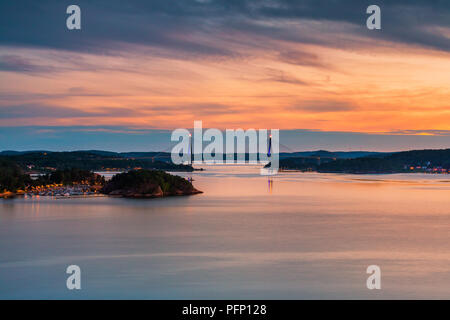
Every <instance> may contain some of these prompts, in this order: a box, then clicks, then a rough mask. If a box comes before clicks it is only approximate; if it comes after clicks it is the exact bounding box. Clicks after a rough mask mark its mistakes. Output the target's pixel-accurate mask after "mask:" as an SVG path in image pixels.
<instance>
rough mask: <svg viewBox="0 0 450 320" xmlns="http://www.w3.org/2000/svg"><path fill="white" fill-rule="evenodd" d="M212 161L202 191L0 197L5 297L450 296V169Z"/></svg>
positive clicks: (200, 175)
mask: <svg viewBox="0 0 450 320" xmlns="http://www.w3.org/2000/svg"><path fill="white" fill-rule="evenodd" d="M206 169H207V171H204V172H196V173H193V174H189V175H190V176H192V177H193V178H194V179H195V181H194V185H195V186H196V187H197V188H198V189H200V190H202V191H204V192H205V193H204V194H201V195H196V196H191V197H176V198H165V199H153V200H132V199H120V198H107V197H105V198H84V199H60V200H52V199H46V198H45V197H41V198H40V199H15V200H0V298H45V299H47V298H64V299H66V298H75V299H76V298H100V299H102V298H144V299H154V298H158V299H165V298H172V299H179V298H181V299H183V298H186V299H196V298H209V299H214V298H235V299H240V298H255V299H259V298H268V299H302V298H344V299H347V298H352V299H354V298H374V299H379V298H449V297H450V206H449V204H450V197H449V195H450V177H449V176H444V175H421V174H411V175H366V176H362V175H361V176H360V175H333V174H315V173H282V174H280V175H278V176H274V177H272V182H269V181H268V178H267V177H263V176H260V175H259V169H258V168H256V167H241V166H233V167H225V166H221V167H219V166H214V167H212V166H210V167H207V168H206ZM71 264H76V265H79V266H80V267H81V273H82V284H81V285H82V290H79V291H76V290H73V291H69V290H67V289H66V278H67V276H68V275H67V274H66V273H65V270H66V267H67V266H68V265H71ZM371 264H376V265H379V266H380V267H381V271H382V290H378V291H377V290H371V291H369V290H368V289H367V288H366V279H367V276H368V275H367V274H366V268H367V266H369V265H371Z"/></svg>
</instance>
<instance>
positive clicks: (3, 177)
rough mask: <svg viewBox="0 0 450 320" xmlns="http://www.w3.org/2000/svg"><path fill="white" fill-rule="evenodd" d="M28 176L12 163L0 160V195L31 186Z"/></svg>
mask: <svg viewBox="0 0 450 320" xmlns="http://www.w3.org/2000/svg"><path fill="white" fill-rule="evenodd" d="M31 183H32V180H31V178H30V176H29V175H27V174H24V173H23V171H22V169H21V168H20V167H19V166H18V165H17V164H16V163H14V162H12V161H10V160H7V159H2V158H0V193H2V192H4V191H11V192H16V191H17V190H18V189H24V188H25V187H26V186H27V185H29V184H31Z"/></svg>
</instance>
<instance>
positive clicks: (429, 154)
mask: <svg viewBox="0 0 450 320" xmlns="http://www.w3.org/2000/svg"><path fill="white" fill-rule="evenodd" d="M268 166H269V165H268ZM279 168H280V170H297V171H315V172H324V173H352V174H371V173H373V174H382V173H406V172H425V173H443V174H445V173H449V172H450V149H442V150H413V151H403V152H395V153H387V154H376V155H369V156H364V157H358V158H346V159H339V158H336V157H330V156H329V155H327V156H325V157H324V156H314V155H313V156H309V157H288V158H284V159H281V160H280V163H279Z"/></svg>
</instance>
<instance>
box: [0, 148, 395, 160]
mask: <svg viewBox="0 0 450 320" xmlns="http://www.w3.org/2000/svg"><path fill="white" fill-rule="evenodd" d="M29 153H47V154H49V153H64V154H82V153H84V154H92V155H97V156H102V157H121V158H134V159H140V158H142V159H149V158H154V159H168V158H170V152H158V151H148V152H141V151H130V152H114V151H105V150H76V151H48V150H28V151H14V150H5V151H1V152H0V156H17V155H24V154H29ZM389 154H392V152H373V151H327V150H316V151H298V152H280V158H289V157H327V158H338V159H354V158H361V157H367V156H371V157H380V156H381V157H382V156H386V155H389Z"/></svg>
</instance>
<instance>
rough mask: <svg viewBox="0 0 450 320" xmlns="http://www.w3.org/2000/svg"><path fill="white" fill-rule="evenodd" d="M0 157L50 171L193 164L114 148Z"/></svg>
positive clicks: (172, 167) (189, 168) (176, 168)
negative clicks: (135, 155)
mask: <svg viewBox="0 0 450 320" xmlns="http://www.w3.org/2000/svg"><path fill="white" fill-rule="evenodd" d="M0 156H1V157H2V158H5V159H8V160H10V161H13V162H14V163H16V164H18V165H19V166H20V167H21V168H22V169H25V170H34V171H53V170H65V169H71V168H78V169H83V170H92V171H102V170H129V169H136V168H142V169H159V170H165V171H193V168H192V166H187V165H176V164H173V163H172V162H170V161H159V160H156V159H152V158H148V159H146V158H128V157H125V156H123V155H121V154H118V153H116V152H108V151H96V150H92V151H73V152H47V151H45V152H42V151H40V152H20V153H11V152H8V153H6V154H5V153H3V154H2V155H0Z"/></svg>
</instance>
